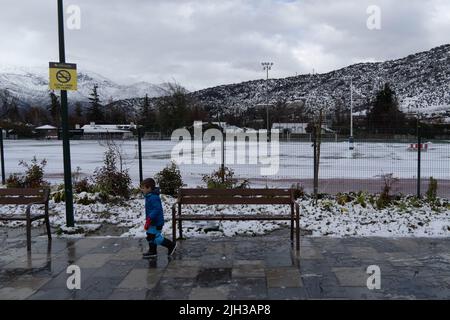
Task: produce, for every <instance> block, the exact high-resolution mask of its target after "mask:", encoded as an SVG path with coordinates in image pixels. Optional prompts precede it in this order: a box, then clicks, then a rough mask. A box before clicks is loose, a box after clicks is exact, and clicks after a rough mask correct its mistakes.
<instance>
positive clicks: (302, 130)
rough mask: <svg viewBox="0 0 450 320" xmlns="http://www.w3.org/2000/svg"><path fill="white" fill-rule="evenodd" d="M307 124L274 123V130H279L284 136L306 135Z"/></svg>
mask: <svg viewBox="0 0 450 320" xmlns="http://www.w3.org/2000/svg"><path fill="white" fill-rule="evenodd" d="M307 127H308V124H307V123H274V124H272V130H279V131H280V133H282V134H306V133H307V132H306V128H307Z"/></svg>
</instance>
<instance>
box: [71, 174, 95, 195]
mask: <svg viewBox="0 0 450 320" xmlns="http://www.w3.org/2000/svg"><path fill="white" fill-rule="evenodd" d="M74 191H75V192H76V193H81V192H89V193H92V192H94V185H92V184H91V183H90V182H89V179H88V178H83V179H81V180H79V181H77V182H75V183H74Z"/></svg>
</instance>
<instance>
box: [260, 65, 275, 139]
mask: <svg viewBox="0 0 450 320" xmlns="http://www.w3.org/2000/svg"><path fill="white" fill-rule="evenodd" d="M261 65H262V66H263V69H264V70H265V71H266V113H267V115H266V118H267V125H266V128H267V139H269V84H268V82H269V70H272V66H273V62H262V63H261Z"/></svg>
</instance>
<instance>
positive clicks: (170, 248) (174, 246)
mask: <svg viewBox="0 0 450 320" xmlns="http://www.w3.org/2000/svg"><path fill="white" fill-rule="evenodd" d="M161 245H162V246H163V247H166V248H167V250H168V252H167V254H168V255H169V256H171V255H173V253H174V252H175V250H176V249H177V244H176V243H173V242H172V241H170V240H169V239H167V238H164V240H163V242H162V243H161Z"/></svg>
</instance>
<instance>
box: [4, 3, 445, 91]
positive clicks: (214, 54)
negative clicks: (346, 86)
mask: <svg viewBox="0 0 450 320" xmlns="http://www.w3.org/2000/svg"><path fill="white" fill-rule="evenodd" d="M447 2H448V1H445V0H425V1H424V0H340V1H335V0H301V1H300V0H299V1H282V0H189V1H184V0H183V1H182V0H151V1H144V0H131V1H123V0H95V1H93V0H66V6H67V5H70V4H76V5H79V6H80V7H81V10H82V29H81V30H77V31H70V30H67V31H66V47H67V57H68V60H69V59H70V60H72V61H73V62H76V63H78V64H79V65H80V66H82V67H83V68H84V69H88V70H92V71H95V72H98V73H101V74H103V75H105V76H106V77H109V78H111V79H113V80H116V81H118V82H121V83H126V82H129V81H148V82H152V83H160V82H164V81H172V80H174V79H175V80H176V81H178V82H179V83H180V84H182V85H184V86H186V87H187V88H189V89H201V88H204V87H209V86H214V85H220V84H226V83H236V82H240V81H247V80H252V79H260V78H263V77H264V73H263V71H262V69H261V66H260V62H261V61H264V60H269V61H273V62H274V63H275V66H274V68H273V70H272V72H271V75H272V76H274V77H286V76H292V75H295V74H296V73H310V72H311V71H312V69H313V68H314V69H316V70H317V71H319V72H327V71H331V70H333V69H337V68H340V67H344V66H346V65H349V64H352V63H354V62H358V61H368V60H370V61H372V60H374V61H382V60H387V59H394V58H399V57H403V56H406V55H408V54H411V53H414V52H418V51H423V50H428V49H430V48H431V47H434V46H438V45H441V44H444V43H446V42H448V41H447V39H446V34H448V32H450V20H449V19H446V15H445V14H444V13H443V12H445V10H446V9H448V10H450V5H449V4H447ZM369 5H378V6H380V8H381V10H382V29H381V30H379V31H369V30H368V29H367V28H366V20H367V17H368V16H367V14H366V9H367V7H368V6H369ZM56 23H57V21H56V0H51V1H50V0H46V1H35V0H22V1H17V0H2V11H1V12H0V38H1V39H2V50H1V51H0V64H18V65H46V64H47V62H48V61H50V60H55V59H57V56H58V48H57V29H56Z"/></svg>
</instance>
